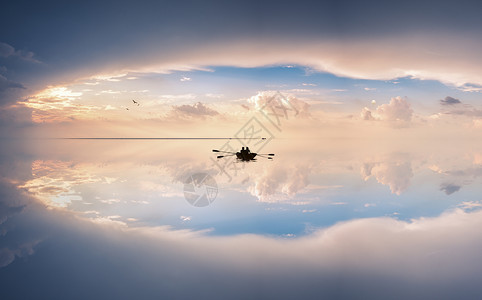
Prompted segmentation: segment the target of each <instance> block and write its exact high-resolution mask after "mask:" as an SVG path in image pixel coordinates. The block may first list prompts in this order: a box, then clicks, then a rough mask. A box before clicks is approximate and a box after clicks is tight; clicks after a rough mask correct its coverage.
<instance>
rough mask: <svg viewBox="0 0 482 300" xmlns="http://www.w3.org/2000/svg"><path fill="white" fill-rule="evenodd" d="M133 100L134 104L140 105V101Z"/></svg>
mask: <svg viewBox="0 0 482 300" xmlns="http://www.w3.org/2000/svg"><path fill="white" fill-rule="evenodd" d="M132 102H134V104H137V106H139V105H140V104H139V102H137V101H136V100H134V99H132Z"/></svg>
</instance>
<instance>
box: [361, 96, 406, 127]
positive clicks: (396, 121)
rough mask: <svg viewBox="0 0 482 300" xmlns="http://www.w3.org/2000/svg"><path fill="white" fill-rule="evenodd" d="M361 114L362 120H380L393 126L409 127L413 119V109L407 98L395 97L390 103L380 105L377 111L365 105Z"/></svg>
mask: <svg viewBox="0 0 482 300" xmlns="http://www.w3.org/2000/svg"><path fill="white" fill-rule="evenodd" d="M360 115H361V118H362V120H380V121H385V122H387V123H389V124H390V125H392V126H393V127H407V126H408V125H409V124H410V121H411V120H412V115H413V110H412V108H411V106H410V103H408V102H407V100H406V99H404V98H402V97H394V98H392V99H391V100H390V103H388V104H382V105H380V106H378V107H377V109H376V111H375V112H372V111H371V110H370V109H369V108H368V107H364V108H363V110H362V112H361V114H360Z"/></svg>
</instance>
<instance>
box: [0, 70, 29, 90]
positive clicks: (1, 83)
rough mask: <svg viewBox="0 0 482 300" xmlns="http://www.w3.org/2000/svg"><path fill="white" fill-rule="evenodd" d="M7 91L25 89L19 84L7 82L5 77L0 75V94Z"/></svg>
mask: <svg viewBox="0 0 482 300" xmlns="http://www.w3.org/2000/svg"><path fill="white" fill-rule="evenodd" d="M7 89H25V87H24V86H23V85H22V84H21V83H18V82H14V81H11V80H8V79H7V78H6V77H5V76H3V75H1V74H0V93H2V92H4V91H6V90H7Z"/></svg>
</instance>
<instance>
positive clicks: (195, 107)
mask: <svg viewBox="0 0 482 300" xmlns="http://www.w3.org/2000/svg"><path fill="white" fill-rule="evenodd" d="M172 112H173V113H174V114H175V115H177V116H181V117H182V116H184V117H194V118H196V117H197V118H204V117H206V116H211V117H212V116H216V115H219V112H217V111H216V110H214V109H212V108H209V107H208V106H206V105H205V104H203V103H202V102H197V103H195V104H192V105H189V104H184V105H179V106H177V105H173V106H172Z"/></svg>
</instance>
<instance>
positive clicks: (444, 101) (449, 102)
mask: <svg viewBox="0 0 482 300" xmlns="http://www.w3.org/2000/svg"><path fill="white" fill-rule="evenodd" d="M460 103H462V102H460V100H459V99H457V98H453V97H450V96H447V97H445V99H441V100H440V104H442V105H455V104H460Z"/></svg>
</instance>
